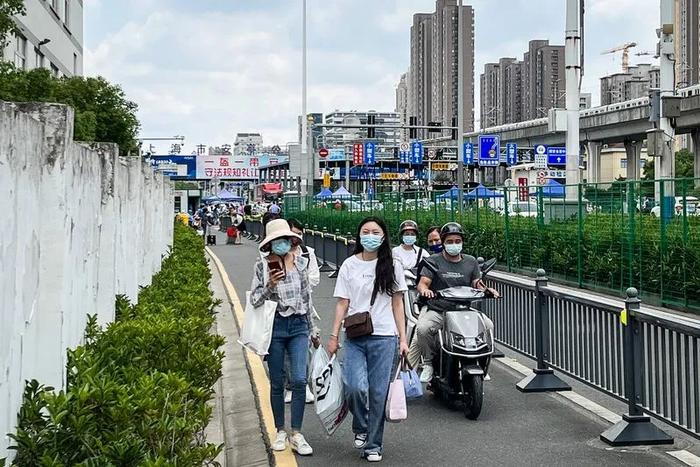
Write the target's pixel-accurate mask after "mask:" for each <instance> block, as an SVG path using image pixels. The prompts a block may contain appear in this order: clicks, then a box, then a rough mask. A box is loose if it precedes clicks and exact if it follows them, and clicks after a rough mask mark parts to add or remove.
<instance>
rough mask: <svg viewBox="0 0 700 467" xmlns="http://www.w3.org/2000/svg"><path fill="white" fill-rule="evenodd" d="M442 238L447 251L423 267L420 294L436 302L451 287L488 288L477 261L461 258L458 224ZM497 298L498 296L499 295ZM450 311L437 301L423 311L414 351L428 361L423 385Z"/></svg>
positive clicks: (461, 234)
mask: <svg viewBox="0 0 700 467" xmlns="http://www.w3.org/2000/svg"><path fill="white" fill-rule="evenodd" d="M440 237H441V239H442V245H443V247H444V249H443V251H442V253H438V254H435V255H432V256H431V257H430V258H428V259H426V260H425V262H426V263H428V265H427V266H424V267H423V269H422V271H421V272H420V275H421V278H420V282H419V283H418V287H417V289H418V293H419V294H421V295H422V296H423V297H425V298H430V299H434V298H435V292H437V291H440V290H443V289H446V288H449V287H460V286H470V287H474V288H476V289H481V290H484V289H486V285H485V284H484V282H483V281H482V280H481V270H480V269H479V263H478V261H477V260H476V258H474V257H473V256H469V255H463V254H462V246H463V245H462V243H463V237H464V232H463V230H462V226H461V225H459V224H457V223H456V222H449V223H447V224H445V225H444V226H443V227H442V228H441V229H440ZM494 292H495V291H494ZM495 294H496V295H497V292H495ZM449 310H450V302H449V301H447V300H441V299H434V300H431V301H430V303H429V304H428V309H427V310H425V311H423V312H422V313H421V316H420V318H419V319H418V324H417V325H416V347H415V348H416V349H417V350H420V353H421V354H422V355H423V359H424V361H425V364H424V365H423V372H422V373H421V382H424V383H428V382H430V380H431V379H432V378H433V364H432V363H433V357H434V355H435V351H436V345H435V343H436V339H435V336H436V335H437V333H438V332H440V329H442V323H443V320H444V317H443V314H444V313H445V312H446V311H449ZM486 324H487V326H489V327H490V328H493V323H491V322H490V320H489V321H487V323H486ZM414 355H415V352H414ZM409 357H410V355H409ZM411 363H412V364H413V363H415V362H411ZM414 366H415V365H414Z"/></svg>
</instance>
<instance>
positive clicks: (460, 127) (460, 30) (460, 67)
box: [457, 0, 464, 214]
mask: <svg viewBox="0 0 700 467" xmlns="http://www.w3.org/2000/svg"><path fill="white" fill-rule="evenodd" d="M462 10H463V8H462V0H459V2H457V186H458V188H459V213H460V214H462V213H463V209H464V207H463V205H464V158H463V156H462V151H463V149H462V146H464V60H462V51H463V49H464V44H463V41H464V18H463V13H462Z"/></svg>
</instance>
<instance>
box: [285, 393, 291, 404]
mask: <svg viewBox="0 0 700 467" xmlns="http://www.w3.org/2000/svg"><path fill="white" fill-rule="evenodd" d="M284 403H285V404H291V403H292V391H285V393H284Z"/></svg>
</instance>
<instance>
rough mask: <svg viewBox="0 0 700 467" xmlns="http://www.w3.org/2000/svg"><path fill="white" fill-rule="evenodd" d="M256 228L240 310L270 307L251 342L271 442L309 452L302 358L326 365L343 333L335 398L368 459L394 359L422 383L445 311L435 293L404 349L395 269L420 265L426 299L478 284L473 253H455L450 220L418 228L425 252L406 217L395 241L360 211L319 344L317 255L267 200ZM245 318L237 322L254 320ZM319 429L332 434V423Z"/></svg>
mask: <svg viewBox="0 0 700 467" xmlns="http://www.w3.org/2000/svg"><path fill="white" fill-rule="evenodd" d="M263 226H264V232H265V236H264V238H263V240H262V241H261V243H260V245H259V252H260V255H259V258H258V260H257V261H256V263H255V266H254V268H253V278H252V283H251V288H250V293H249V299H248V305H247V307H246V313H249V312H250V313H253V314H257V311H255V310H262V309H263V308H265V307H267V306H268V304H271V308H272V309H271V311H270V321H269V325H268V329H267V330H265V332H263V334H264V333H269V336H268V341H266V342H265V343H264V344H263V345H262V347H265V348H263V349H262V351H260V349H259V348H258V349H256V351H257V352H258V353H259V354H260V355H263V356H264V358H265V359H266V361H267V365H268V369H269V377H270V394H269V397H270V404H271V406H272V411H273V415H274V422H275V428H276V430H277V435H276V437H275V439H273V440H271V445H272V446H271V447H272V449H273V450H275V451H282V450H285V449H286V448H287V445H289V446H291V448H292V450H293V451H295V452H296V453H297V454H299V455H302V456H304V455H311V454H312V453H313V448H312V447H311V445H310V444H309V442H308V441H307V440H306V438H305V437H304V435H303V434H302V427H303V420H304V406H305V404H306V403H311V402H314V393H313V392H312V391H309V387H308V385H307V380H308V375H309V355H310V354H312V355H313V354H314V352H319V347H320V351H323V352H325V355H327V357H329V358H330V362H329V363H328V365H330V367H329V368H331V367H333V365H334V362H335V360H336V357H335V356H336V354H337V352H338V350H339V349H340V342H341V338H342V336H341V331H344V339H342V340H343V355H342V358H343V364H342V382H343V397H344V399H345V404H346V407H347V409H348V410H349V412H350V414H352V431H353V434H354V438H353V440H352V445H353V446H354V447H355V448H357V449H359V450H361V453H362V457H363V458H364V459H366V460H367V461H369V462H379V461H381V460H382V458H383V452H384V444H383V435H384V425H385V421H386V417H387V416H388V413H389V408H388V403H387V399H388V396H389V393H390V386H391V384H392V380H393V379H394V378H395V375H396V374H397V369H398V368H399V366H400V365H401V362H405V361H406V360H408V361H412V362H413V363H414V366H418V365H421V366H422V368H423V371H422V373H421V380H422V381H426V382H427V381H430V378H431V377H432V374H433V369H432V356H433V353H434V352H435V345H436V344H435V342H436V335H437V333H438V332H439V330H440V328H441V326H442V321H443V314H444V312H445V311H446V310H447V308H446V305H445V304H444V303H443V304H441V303H440V300H436V302H437V303H436V304H435V305H434V306H432V305H431V306H430V309H428V310H427V311H426V312H424V313H423V314H422V315H421V318H420V320H419V321H418V325H417V328H416V331H417V332H416V336H415V339H413V341H412V342H411V343H410V347H409V342H408V340H407V336H406V318H405V310H404V293H406V292H407V285H406V280H405V273H404V271H406V270H417V271H419V278H420V281H419V282H418V287H417V290H418V293H419V294H420V295H422V296H423V297H426V298H434V297H435V292H436V291H439V290H442V289H444V288H447V287H455V286H470V287H474V288H481V289H484V288H485V285H484V284H483V281H482V280H481V274H480V269H479V266H478V264H477V261H476V259H475V258H474V257H473V256H470V255H464V254H462V249H463V237H464V233H463V232H462V229H461V226H459V224H456V223H449V224H446V225H445V226H443V227H441V228H440V227H431V228H429V229H427V232H426V233H425V244H426V245H427V247H428V250H429V251H428V250H426V249H423V248H421V247H419V246H418V245H417V243H418V236H419V226H418V224H417V223H416V222H414V221H411V220H407V221H405V222H403V223H402V224H401V226H400V229H399V238H400V240H401V244H400V245H398V246H396V247H394V248H392V247H391V243H390V232H389V231H388V230H387V226H386V224H385V223H384V221H383V220H382V219H380V218H377V217H368V218H366V219H364V220H363V221H362V222H360V224H359V225H358V226H357V229H356V238H355V251H354V254H353V255H352V256H350V257H349V258H348V259H346V260H345V261H344V262H343V264H342V265H341V267H340V269H339V271H338V275H337V280H336V283H335V290H334V293H333V295H334V297H335V298H336V299H337V302H336V306H335V313H334V314H333V316H332V318H330V317H329V319H332V320H333V324H332V328H331V333H330V335H329V337H328V339H327V342H326V343H325V346H321V339H320V332H319V330H318V326H317V323H316V321H317V320H318V319H319V318H318V314H317V313H316V310H315V308H314V305H313V289H314V287H316V286H317V285H318V284H319V281H320V273H319V268H318V262H317V259H316V255H315V252H314V251H313V249H312V248H310V247H307V246H306V245H305V244H304V241H303V229H302V226H301V224H300V223H299V222H298V221H296V220H294V219H289V220H284V219H282V218H281V216H280V209H279V207H278V206H277V205H276V204H274V205H272V206H271V208H270V209H269V210H268V212H267V213H266V214H265V215H264V216H263ZM425 262H429V264H430V265H431V267H430V268H429V269H426V268H421V265H422V264H424V263H425ZM249 310H253V311H249ZM246 316H247V318H246V323H248V320H249V319H250V318H254V317H255V316H253V315H251V316H250V318H249V317H248V315H246ZM326 316H328V314H326ZM251 322H252V321H251ZM250 325H251V326H253V324H250ZM490 326H491V328H492V327H493V324H492V323H491V324H490ZM244 327H245V325H244ZM338 369H340V367H338ZM285 402H287V403H290V404H291V411H290V412H291V420H290V424H289V428H290V430H287V428H286V426H287V425H286V421H285ZM317 404H318V402H317ZM317 413H319V412H318V406H317ZM341 420H342V418H341ZM324 423H325V422H324ZM326 429H327V430H328V432H329V434H331V433H332V431H333V430H334V427H332V428H329V427H328V426H326Z"/></svg>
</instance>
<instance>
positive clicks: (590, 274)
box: [287, 208, 700, 311]
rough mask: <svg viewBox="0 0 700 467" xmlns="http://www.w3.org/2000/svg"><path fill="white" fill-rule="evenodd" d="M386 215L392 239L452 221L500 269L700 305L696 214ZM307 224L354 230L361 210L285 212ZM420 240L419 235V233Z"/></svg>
mask: <svg viewBox="0 0 700 467" xmlns="http://www.w3.org/2000/svg"><path fill="white" fill-rule="evenodd" d="M375 214H376V215H378V216H380V217H382V218H384V220H385V221H386V223H387V227H388V229H389V231H390V233H391V236H392V243H393V244H397V242H398V240H399V239H398V228H399V224H400V223H401V221H403V220H404V219H409V218H410V219H414V220H415V221H417V222H418V224H419V225H420V227H421V230H422V231H423V232H424V231H425V229H427V228H428V227H429V226H431V225H438V226H439V225H442V224H444V223H445V222H448V221H452V220H454V221H457V222H460V223H461V224H462V226H463V227H464V228H465V230H466V232H467V236H466V239H465V251H467V252H469V253H471V254H474V255H479V256H483V257H485V258H491V257H495V258H497V259H498V261H499V264H500V265H501V266H502V267H506V268H509V269H511V270H513V271H527V272H533V271H535V270H536V269H537V268H544V269H545V270H546V271H547V274H548V275H550V276H554V277H556V278H558V279H561V280H564V281H566V282H569V283H573V284H576V285H579V286H581V287H590V288H595V289H602V290H612V291H619V292H620V293H623V292H624V290H626V289H627V288H628V287H636V288H638V289H639V290H640V291H641V292H642V294H643V298H644V300H645V301H647V302H648V303H658V304H663V305H667V306H674V307H679V308H683V309H687V310H690V311H697V310H700V274H698V273H697V271H700V236H697V235H693V233H694V232H699V231H700V219H698V218H694V217H689V218H688V219H686V220H684V219H683V218H682V217H681V218H675V219H673V220H672V221H671V222H670V223H669V224H668V225H666V226H665V227H662V225H661V222H660V220H659V219H657V218H655V217H653V216H650V215H636V216H635V217H634V218H633V219H632V218H630V217H629V216H627V215H624V216H623V215H621V214H605V213H595V214H588V215H586V216H585V217H584V218H583V220H582V222H581V224H580V225H579V221H578V219H576V218H573V219H565V220H553V221H551V222H548V223H544V222H540V221H538V219H537V218H526V217H509V218H508V219H507V220H506V218H505V217H504V216H500V215H498V214H494V213H493V211H490V210H487V209H481V210H479V211H478V213H477V211H476V210H470V211H466V212H465V214H464V215H463V216H460V215H459V213H457V212H453V211H451V210H443V209H439V210H421V209H418V210H415V209H407V210H405V211H401V210H398V209H386V210H384V211H378V212H376V213H375ZM287 215H288V216H289V217H295V218H297V219H299V221H300V222H301V223H302V224H306V225H308V226H309V227H310V228H314V226H316V227H317V228H318V229H319V230H320V229H323V228H327V229H328V232H329V233H335V232H336V230H337V231H339V232H340V233H341V234H343V235H345V234H348V233H351V234H352V235H353V236H354V235H355V232H356V229H357V225H358V224H359V222H360V221H361V220H362V219H363V218H364V217H366V216H367V213H361V212H347V211H341V212H338V211H334V210H331V209H327V208H310V209H307V210H305V211H297V212H288V213H287ZM419 242H421V243H422V244H423V245H424V244H425V242H424V237H423V235H421V238H420V239H419Z"/></svg>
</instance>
